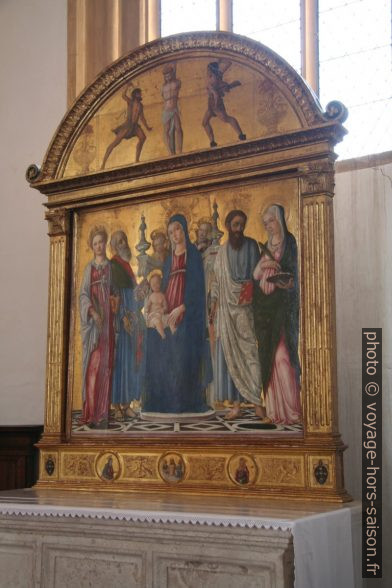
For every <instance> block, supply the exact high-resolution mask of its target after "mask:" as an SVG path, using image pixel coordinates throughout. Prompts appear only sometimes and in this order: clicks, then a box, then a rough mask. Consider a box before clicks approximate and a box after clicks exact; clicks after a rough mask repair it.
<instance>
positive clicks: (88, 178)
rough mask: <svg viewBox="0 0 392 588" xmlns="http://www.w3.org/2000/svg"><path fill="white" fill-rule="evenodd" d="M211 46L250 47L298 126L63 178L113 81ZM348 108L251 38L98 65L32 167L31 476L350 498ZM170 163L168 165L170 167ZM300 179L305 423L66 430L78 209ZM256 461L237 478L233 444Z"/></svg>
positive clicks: (161, 46) (163, 43) (188, 41)
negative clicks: (175, 467)
mask: <svg viewBox="0 0 392 588" xmlns="http://www.w3.org/2000/svg"><path fill="white" fill-rule="evenodd" d="M201 51H204V52H206V51H212V52H214V53H219V52H220V51H223V52H225V54H228V55H232V56H234V57H237V58H238V57H240V58H241V59H243V60H249V61H250V62H252V63H253V64H254V65H256V66H257V67H260V68H262V69H263V72H264V73H265V74H266V75H268V76H270V77H271V78H273V79H274V80H275V82H276V83H277V84H278V85H280V87H282V88H284V89H285V92H286V96H289V97H290V100H291V103H292V105H294V107H295V109H296V113H297V114H298V116H299V118H300V120H301V123H302V125H303V126H302V129H300V130H296V131H293V132H290V133H286V134H281V135H275V136H271V137H265V138H262V139H256V140H252V141H247V142H246V143H241V144H235V145H228V146H225V147H221V148H217V149H214V150H202V151H199V152H197V153H189V154H183V155H176V156H172V157H168V158H163V159H161V160H159V161H154V162H146V163H139V164H137V165H129V166H126V167H121V168H116V169H112V170H108V171H100V172H95V173H90V174H86V175H83V176H76V177H68V178H64V177H63V172H64V168H65V164H66V161H67V157H68V156H69V154H70V152H71V150H72V148H73V146H74V145H75V142H76V139H77V138H78V136H79V135H80V133H81V132H82V130H83V127H84V125H85V124H86V123H87V122H88V120H89V119H90V118H91V116H92V115H93V114H94V113H95V112H96V111H97V109H98V107H99V106H100V105H101V104H103V102H104V101H105V100H106V99H107V98H108V96H110V95H111V94H113V92H114V91H116V90H118V88H119V87H120V86H121V85H122V84H123V83H124V82H125V81H126V80H127V79H130V78H131V77H132V75H135V73H138V72H140V71H144V70H145V69H146V68H149V67H152V66H154V67H156V66H157V65H159V64H162V63H164V62H165V59H166V60H167V59H168V57H170V59H171V58H172V57H173V55H175V54H177V53H178V54H182V53H184V52H188V53H189V55H192V54H195V53H197V52H201ZM344 116H345V109H344V107H343V106H342V105H341V104H340V103H337V102H335V103H332V104H331V105H330V106H329V107H328V108H327V112H326V113H323V112H322V110H321V109H320V107H319V105H318V103H317V101H316V99H315V97H314V96H313V94H312V93H311V91H310V90H309V88H308V87H307V86H306V85H305V83H304V82H303V80H302V79H301V78H300V77H299V76H298V75H297V74H296V73H295V72H294V71H293V70H292V69H291V68H290V67H289V66H288V65H287V64H286V63H285V62H284V61H283V60H281V59H280V58H279V57H278V56H276V55H275V54H274V53H272V52H270V51H269V50H268V49H266V48H265V47H263V46H262V45H260V44H257V43H254V42H252V41H250V40H246V39H244V38H242V37H238V36H236V35H232V34H230V33H202V34H200V33H197V34H187V35H178V36H175V37H169V38H166V39H162V40H159V41H155V42H153V43H150V44H148V45H146V46H144V47H141V48H139V49H137V50H136V51H134V52H132V53H130V54H129V55H127V56H126V57H124V58H121V59H120V60H118V61H117V62H115V63H114V64H113V65H112V66H110V67H109V68H108V69H106V70H105V71H104V72H103V73H102V74H101V75H100V76H99V77H98V78H97V79H96V81H95V82H94V83H93V84H92V85H91V86H89V87H88V88H87V89H86V90H85V91H84V92H83V93H82V95H81V96H80V97H79V98H78V100H77V101H76V102H75V104H74V105H73V106H72V107H71V109H70V110H69V112H68V113H67V115H66V116H65V118H64V119H63V121H62V122H61V124H60V126H59V128H58V130H57V132H56V133H55V136H54V138H53V140H52V142H51V144H50V146H49V149H48V151H47V154H46V156H45V159H44V162H43V165H42V168H41V170H39V169H38V168H37V166H35V165H32V166H30V167H29V168H28V170H27V179H28V181H29V182H30V184H31V185H32V187H34V188H36V189H38V190H39V191H40V192H42V193H43V194H45V195H47V196H48V201H47V203H46V206H47V213H46V218H47V220H48V223H49V236H50V281H49V315H48V346H47V379H46V403H45V428H44V433H43V437H42V439H41V441H40V443H39V449H40V474H39V482H38V487H43V488H70V489H84V490H88V489H100V490H103V491H105V490H110V491H115V490H118V491H151V492H152V491H172V492H185V493H191V494H195V493H197V494H202V493H219V494H231V495H241V496H245V495H259V496H263V497H264V498H266V497H271V498H286V499H287V498H296V499H308V500H324V501H339V502H341V501H346V500H349V499H350V497H349V496H348V494H347V492H346V491H345V489H344V482H343V451H344V448H345V446H344V444H343V442H342V440H341V438H340V434H339V432H338V422H337V390H336V335H335V288H334V239H333V208H332V203H333V190H334V160H335V154H334V151H333V146H334V145H335V143H337V142H338V141H340V140H341V139H342V137H343V135H344V133H345V130H344V128H343V127H342V120H343V119H344ZM167 172H170V174H168V173H167ZM279 178H281V179H285V178H295V180H296V181H297V185H298V195H299V202H300V213H299V218H300V251H301V258H300V275H301V309H302V310H301V317H302V318H301V338H302V371H303V376H302V391H303V413H304V436H303V437H302V438H298V437H296V438H292V439H290V442H289V443H288V442H287V440H284V441H282V440H281V439H277V438H276V439H275V438H272V437H263V438H262V439H261V438H260V436H258V437H256V436H252V435H249V434H246V435H243V436H241V435H240V436H238V437H236V438H235V439H234V440H233V438H232V437H230V438H227V437H223V436H221V437H220V438H219V439H217V438H216V437H211V438H210V437H203V438H201V437H200V436H196V435H194V436H191V437H190V436H188V435H187V436H186V438H185V437H184V436H182V437H181V436H178V435H176V438H175V440H174V438H173V437H159V438H157V437H156V436H153V437H146V438H143V439H134V438H132V439H129V438H126V439H125V438H123V437H115V436H113V435H112V436H110V437H109V438H108V437H107V436H106V435H105V438H104V439H103V438H97V437H95V438H92V437H87V438H83V439H81V438H77V439H76V438H75V437H70V435H69V434H68V433H67V429H66V414H67V410H69V398H68V393H67V371H68V351H69V336H70V333H69V315H70V310H71V309H70V306H71V297H70V289H71V282H72V275H71V272H72V267H71V256H72V247H73V232H72V225H73V219H74V215H75V213H77V212H78V211H80V210H86V209H88V208H89V207H93V206H94V207H97V206H109V205H113V204H119V203H122V202H124V203H125V202H139V201H141V200H143V199H145V200H148V199H157V198H165V197H167V196H168V195H170V196H176V195H179V194H190V193H195V194H196V193H197V192H200V191H202V190H205V189H206V188H208V189H211V188H213V187H219V188H222V187H227V188H230V187H236V186H238V185H246V184H252V183H255V182H264V181H268V180H271V179H279ZM103 453H108V454H111V453H112V454H113V455H114V456H115V457H116V460H118V467H119V471H118V472H116V478H115V479H114V480H113V481H112V482H111V483H110V484H108V483H106V481H103V480H102V478H101V477H100V475H99V472H98V471H97V465H96V464H97V460H98V457H99V456H101V455H102V454H103ZM168 453H175V454H179V455H181V458H182V460H183V463H184V464H185V474H184V476H183V479H182V480H181V481H180V482H179V483H176V484H170V483H167V482H165V480H164V479H163V478H162V476H161V475H160V473H159V463H160V460H161V459H162V456H164V455H166V454H168ZM241 455H243V456H247V458H248V460H249V461H250V463H252V464H254V475H253V478H252V481H251V483H249V484H248V485H246V486H243V485H242V486H240V485H239V484H237V483H236V482H235V480H234V479H233V472H232V470H231V469H230V468H231V467H232V466H231V464H232V463H236V462H235V459H236V456H241Z"/></svg>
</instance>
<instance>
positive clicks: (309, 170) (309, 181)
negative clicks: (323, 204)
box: [301, 161, 335, 196]
mask: <svg viewBox="0 0 392 588" xmlns="http://www.w3.org/2000/svg"><path fill="white" fill-rule="evenodd" d="M302 170H303V172H304V175H303V176H302V177H301V194H302V195H303V196H310V195H314V194H320V193H324V194H330V195H333V193H334V187H335V180H334V167H333V163H332V162H331V161H315V162H309V163H308V164H306V166H303V168H302Z"/></svg>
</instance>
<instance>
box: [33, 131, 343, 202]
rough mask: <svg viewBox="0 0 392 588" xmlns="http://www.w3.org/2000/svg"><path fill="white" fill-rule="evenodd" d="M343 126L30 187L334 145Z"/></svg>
mask: <svg viewBox="0 0 392 588" xmlns="http://www.w3.org/2000/svg"><path fill="white" fill-rule="evenodd" d="M345 133H346V131H345V129H344V128H343V127H342V126H341V125H340V124H339V123H335V122H330V123H324V124H323V126H320V127H317V128H313V129H304V130H299V131H292V132H291V133H287V134H285V135H276V136H274V137H269V138H266V139H256V140H254V141H246V142H244V143H235V144H234V145H228V146H224V147H218V148H215V149H208V150H203V151H195V152H192V153H186V154H182V155H177V156H174V157H167V158H163V159H160V160H158V161H148V162H145V163H144V162H143V163H139V164H136V165H135V164H131V165H128V166H125V167H118V168H114V169H111V170H104V171H98V172H95V173H90V174H88V175H84V176H73V177H67V178H63V179H58V180H54V181H50V182H48V181H46V182H42V183H41V179H42V178H41V177H40V178H39V180H40V181H38V182H37V183H36V184H35V185H34V187H36V188H38V190H39V191H40V192H42V193H43V194H46V195H51V194H58V193H60V192H69V191H71V190H74V189H81V188H90V187H96V186H100V185H105V184H108V183H109V182H110V183H113V182H122V181H132V180H133V179H137V178H143V177H151V176H154V175H158V174H161V173H167V172H175V171H178V170H181V169H184V168H186V169H190V168H192V167H196V166H199V165H206V164H211V163H216V162H223V161H230V160H233V159H241V158H246V157H249V156H252V155H258V154H262V153H267V152H271V151H278V150H280V149H286V148H293V147H301V146H303V145H307V144H309V143H317V142H320V141H328V143H329V144H330V145H331V147H332V146H333V145H335V144H336V143H338V142H339V141H341V140H342V138H343V136H344V135H345Z"/></svg>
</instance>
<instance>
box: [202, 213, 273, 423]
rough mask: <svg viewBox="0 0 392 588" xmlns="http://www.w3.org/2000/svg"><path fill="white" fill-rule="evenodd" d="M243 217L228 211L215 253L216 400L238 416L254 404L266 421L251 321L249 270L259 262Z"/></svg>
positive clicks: (212, 318) (213, 312) (210, 317)
mask: <svg viewBox="0 0 392 588" xmlns="http://www.w3.org/2000/svg"><path fill="white" fill-rule="evenodd" d="M246 221H247V216H246V214H245V213H244V212H243V211H242V210H232V211H231V212H229V214H228V215H227V217H226V220H225V226H226V229H227V231H228V241H227V242H226V243H224V244H223V245H222V246H221V247H220V248H219V250H218V253H217V255H216V260H215V264H214V278H213V281H212V284H211V292H210V295H211V311H210V316H209V320H210V323H211V324H214V330H215V336H216V340H217V345H216V353H215V370H214V384H215V400H217V401H219V402H224V401H229V402H232V403H233V408H232V409H231V410H230V411H229V413H228V414H227V415H226V419H228V420H231V419H235V418H237V417H239V416H240V414H241V408H240V403H241V401H247V402H250V403H252V404H253V405H254V407H255V413H256V415H257V416H260V417H262V418H264V417H265V409H264V408H263V407H262V403H261V398H260V396H261V371H260V362H259V353H258V349H257V341H256V335H255V329H254V321H253V308H252V297H253V271H254V269H255V267H256V265H257V263H258V261H259V259H260V252H259V247H258V245H257V242H256V241H255V240H254V239H251V238H250V237H246V236H245V235H244V229H245V225H246Z"/></svg>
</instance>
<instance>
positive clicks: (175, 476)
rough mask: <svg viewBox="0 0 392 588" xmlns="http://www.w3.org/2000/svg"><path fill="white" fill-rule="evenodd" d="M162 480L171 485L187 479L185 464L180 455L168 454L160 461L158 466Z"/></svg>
mask: <svg viewBox="0 0 392 588" xmlns="http://www.w3.org/2000/svg"><path fill="white" fill-rule="evenodd" d="M158 470H159V474H160V476H161V478H162V479H163V480H164V481H165V482H168V483H169V484H177V483H178V482H182V480H183V479H184V477H185V463H184V460H183V459H182V457H181V455H179V454H178V453H166V454H165V455H163V456H162V457H161V459H160V461H159V466H158Z"/></svg>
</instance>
